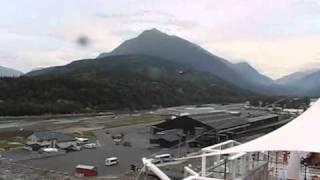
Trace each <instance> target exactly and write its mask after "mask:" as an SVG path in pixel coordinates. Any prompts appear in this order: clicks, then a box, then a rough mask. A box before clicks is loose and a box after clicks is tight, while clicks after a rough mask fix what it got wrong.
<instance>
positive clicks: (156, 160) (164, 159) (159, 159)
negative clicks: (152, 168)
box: [152, 154, 172, 164]
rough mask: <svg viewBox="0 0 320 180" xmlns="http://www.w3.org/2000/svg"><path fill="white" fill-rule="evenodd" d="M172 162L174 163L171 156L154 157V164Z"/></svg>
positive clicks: (160, 155)
mask: <svg viewBox="0 0 320 180" xmlns="http://www.w3.org/2000/svg"><path fill="white" fill-rule="evenodd" d="M170 161H172V156H171V154H159V155H156V156H154V158H153V160H152V163H154V164H157V163H163V162H170Z"/></svg>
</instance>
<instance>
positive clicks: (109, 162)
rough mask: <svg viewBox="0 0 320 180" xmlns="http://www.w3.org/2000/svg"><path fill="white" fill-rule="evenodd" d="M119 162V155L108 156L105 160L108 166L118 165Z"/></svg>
mask: <svg viewBox="0 0 320 180" xmlns="http://www.w3.org/2000/svg"><path fill="white" fill-rule="evenodd" d="M118 163H119V159H118V158H117V157H110V158H106V160H105V165H106V166H112V165H116V164H118Z"/></svg>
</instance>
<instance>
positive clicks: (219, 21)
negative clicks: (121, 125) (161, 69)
mask: <svg viewBox="0 0 320 180" xmlns="http://www.w3.org/2000/svg"><path fill="white" fill-rule="evenodd" d="M151 28H157V29H159V30H161V31H163V32H165V33H168V34H171V35H177V36H180V37H182V38H185V39H187V40H189V41H191V42H194V43H196V44H198V45H200V46H202V47H203V48H205V49H207V50H208V51H210V52H211V53H213V54H215V55H218V56H221V57H223V58H226V59H228V60H229V61H231V62H239V61H247V62H249V63H250V64H251V65H252V66H253V67H255V68H256V69H257V70H259V71H260V72H261V73H263V74H265V75H267V76H269V77H271V78H274V79H276V78H279V77H282V76H284V75H287V74H290V73H292V72H296V71H304V70H308V69H313V68H319V69H320V1H319V0H268V1H266V0H246V1H239V0H223V1H221V0H197V1H194V0H114V1H113V0H65V1H57V0H23V1H21V0H1V2H0V46H1V48H0V65H1V66H6V67H10V68H15V69H18V70H21V71H23V72H28V71H30V70H33V69H37V68H43V67H48V66H56V65H64V64H67V63H69V62H71V61H73V60H77V59H84V58H95V57H96V56H98V55H99V54H100V53H102V52H108V51H111V50H112V49H114V48H115V47H117V46H118V45H119V44H120V43H121V42H123V41H124V40H126V39H130V38H134V37H135V36H137V35H138V34H139V33H141V32H142V31H143V30H146V29H151ZM79 37H80V38H81V37H82V39H86V38H87V41H85V42H87V43H85V45H86V46H81V45H79V43H77V40H78V39H79ZM83 37H86V38H83Z"/></svg>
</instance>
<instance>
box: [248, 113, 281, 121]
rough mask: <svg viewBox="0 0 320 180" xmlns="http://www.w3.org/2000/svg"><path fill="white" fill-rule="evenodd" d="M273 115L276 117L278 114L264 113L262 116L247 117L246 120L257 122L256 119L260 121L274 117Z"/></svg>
mask: <svg viewBox="0 0 320 180" xmlns="http://www.w3.org/2000/svg"><path fill="white" fill-rule="evenodd" d="M275 117H278V115H276V114H266V115H263V116H258V117H253V118H248V119H247V121H248V122H257V121H262V120H266V119H270V118H275Z"/></svg>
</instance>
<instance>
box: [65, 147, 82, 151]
mask: <svg viewBox="0 0 320 180" xmlns="http://www.w3.org/2000/svg"><path fill="white" fill-rule="evenodd" d="M66 150H67V151H80V150H81V146H70V147H68V148H66Z"/></svg>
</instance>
